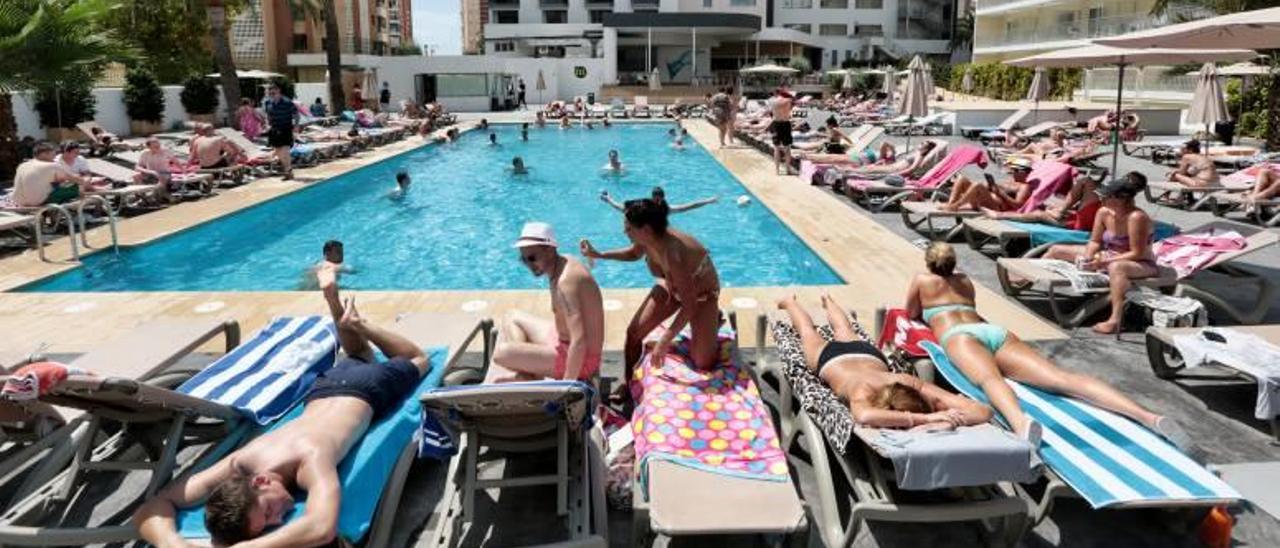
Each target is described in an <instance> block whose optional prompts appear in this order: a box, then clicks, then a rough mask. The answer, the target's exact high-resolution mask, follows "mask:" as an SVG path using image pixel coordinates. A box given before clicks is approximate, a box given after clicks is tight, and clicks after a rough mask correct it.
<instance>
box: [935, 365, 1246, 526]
mask: <svg viewBox="0 0 1280 548" xmlns="http://www.w3.org/2000/svg"><path fill="white" fill-rule="evenodd" d="M921 346H922V347H923V348H925V350H926V351H927V352H929V355H930V357H932V358H933V362H934V365H935V366H936V367H937V370H938V373H939V374H941V375H942V376H943V377H944V378H946V379H947V381H948V382H950V383H951V385H952V386H954V387H955V388H956V390H958V391H960V393H961V394H964V395H965V396H968V397H970V398H973V399H975V400H978V401H981V402H983V403H988V400H987V397H986V394H984V393H983V391H982V389H981V388H979V387H978V386H976V385H974V384H973V383H972V382H970V381H969V379H968V378H967V377H965V375H964V373H962V372H961V371H960V369H959V368H958V367H956V366H955V365H954V364H952V363H951V360H950V359H948V358H947V356H946V353H945V352H943V350H942V348H940V347H938V345H936V344H933V343H931V342H925V343H922V344H921ZM1006 382H1007V383H1009V386H1010V387H1011V388H1013V391H1014V394H1016V395H1017V397H1018V401H1019V402H1020V403H1021V404H1022V408H1023V409H1024V410H1025V411H1026V413H1027V415H1029V416H1030V417H1031V418H1032V419H1034V420H1036V421H1037V422H1039V423H1040V425H1041V426H1042V427H1043V428H1044V437H1043V438H1042V441H1041V444H1040V457H1041V458H1042V459H1044V462H1045V465H1046V466H1048V468H1049V470H1050V471H1051V472H1052V473H1051V474H1050V476H1049V484H1048V487H1046V488H1045V491H1044V494H1043V495H1042V496H1041V498H1040V499H1039V501H1036V500H1035V499H1034V498H1032V497H1031V496H1030V495H1029V494H1027V493H1026V491H1023V494H1024V496H1026V497H1027V498H1028V499H1029V500H1030V501H1031V502H1032V503H1033V504H1035V508H1034V510H1033V512H1032V518H1033V519H1034V521H1035V522H1036V523H1039V522H1040V521H1041V520H1043V519H1044V518H1045V517H1046V516H1048V514H1049V512H1050V511H1051V510H1052V508H1053V502H1054V499H1056V498H1058V497H1061V496H1065V495H1069V494H1071V493H1076V494H1078V495H1079V496H1080V497H1081V498H1083V499H1084V500H1085V501H1087V502H1088V503H1089V505H1090V506H1091V507H1093V508H1094V509H1101V508H1115V509H1123V508H1187V507H1202V508H1208V507H1212V506H1218V505H1224V504H1234V503H1237V502H1238V501H1239V500H1240V494H1239V493H1238V492H1236V490H1235V489H1233V488H1232V487H1231V486H1229V485H1227V484H1226V483H1225V482H1223V481H1222V480H1221V479H1219V478H1218V477H1217V476H1215V475H1214V474H1213V473H1212V472H1210V471H1208V470H1206V469H1205V468H1204V467H1203V466H1201V465H1199V464H1197V463H1196V462H1195V461H1193V460H1191V458H1189V457H1187V456H1186V455H1183V454H1182V453H1181V452H1179V451H1178V449H1177V448H1175V447H1174V446H1173V445H1172V444H1170V443H1169V442H1168V441H1166V440H1165V439H1164V438H1162V437H1160V436H1159V435H1158V434H1156V433H1154V432H1152V431H1150V430H1148V429H1146V428H1144V427H1142V426H1141V425H1139V424H1137V423H1135V422H1133V421H1131V420H1129V419H1128V418H1125V417H1121V416H1119V415H1117V414H1115V413H1112V412H1110V411H1105V410H1102V409H1099V408H1097V407H1094V406H1092V405H1090V404H1087V403H1084V402H1082V401H1079V400H1074V399H1071V398H1067V397H1064V396H1061V395H1058V394H1054V393H1050V392H1046V391H1044V390H1040V389H1038V388H1034V387H1030V386H1026V385H1023V384H1021V383H1018V382H1015V381H1009V380H1007V381H1006Z"/></svg>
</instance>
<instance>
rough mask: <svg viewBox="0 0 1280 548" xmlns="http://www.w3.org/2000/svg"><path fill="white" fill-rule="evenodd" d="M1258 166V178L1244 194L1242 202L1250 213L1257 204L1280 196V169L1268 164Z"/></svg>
mask: <svg viewBox="0 0 1280 548" xmlns="http://www.w3.org/2000/svg"><path fill="white" fill-rule="evenodd" d="M1258 165H1259V166H1260V167H1259V168H1258V178H1257V179H1256V180H1255V181H1254V183H1253V189H1252V190H1250V191H1249V192H1246V193H1245V194H1244V201H1245V204H1246V207H1247V208H1248V210H1249V211H1250V212H1252V211H1253V209H1254V208H1256V207H1257V205H1256V204H1257V203H1258V202H1260V201H1263V200H1270V199H1272V198H1275V197H1276V196H1280V168H1277V167H1275V166H1272V165H1271V163H1269V162H1264V163H1261V164H1258Z"/></svg>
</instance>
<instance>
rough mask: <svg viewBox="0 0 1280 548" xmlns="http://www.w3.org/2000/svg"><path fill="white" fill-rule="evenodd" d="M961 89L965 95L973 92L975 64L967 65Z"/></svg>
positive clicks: (961, 81) (961, 80)
mask: <svg viewBox="0 0 1280 548" xmlns="http://www.w3.org/2000/svg"><path fill="white" fill-rule="evenodd" d="M960 91H963V92H964V93H965V95H972V94H973V65H969V66H967V67H965V69H964V77H963V78H961V79H960Z"/></svg>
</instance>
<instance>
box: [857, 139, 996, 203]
mask: <svg viewBox="0 0 1280 548" xmlns="http://www.w3.org/2000/svg"><path fill="white" fill-rule="evenodd" d="M938 149H940V150H939V151H938V153H939V154H941V153H942V151H943V150H945V148H942V147H938ZM970 164H976V165H978V166H979V167H983V168H985V167H987V157H986V155H984V154H983V153H982V149H980V148H978V147H975V146H970V145H961V146H958V147H956V148H954V149H951V151H950V152H947V153H946V156H945V157H944V158H942V159H941V160H939V161H938V162H937V163H936V164H935V165H934V166H933V167H931V168H929V171H927V172H925V174H924V175H921V176H920V178H919V179H907V180H906V181H905V182H904V184H903V185H901V186H894V185H890V184H887V183H886V182H885V181H882V180H856V179H849V180H845V182H844V185H845V194H847V195H848V196H849V197H850V198H851V199H853V201H854V202H856V203H858V205H861V206H862V207H864V208H867V209H870V210H871V211H873V212H877V213H878V212H881V211H884V210H886V209H888V208H889V207H891V206H894V205H897V204H900V203H902V202H904V201H905V200H906V199H908V198H911V197H919V198H927V197H930V196H932V195H933V194H934V193H935V192H937V191H938V190H940V189H942V188H943V187H945V185H946V184H947V183H949V182H950V181H951V178H952V177H955V175H956V174H957V173H959V172H960V170H961V169H964V167H965V166H968V165H970Z"/></svg>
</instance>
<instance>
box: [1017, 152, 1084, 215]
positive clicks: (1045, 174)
mask: <svg viewBox="0 0 1280 548" xmlns="http://www.w3.org/2000/svg"><path fill="white" fill-rule="evenodd" d="M1075 178H1076V168H1074V167H1071V166H1070V165H1068V164H1064V163H1062V162H1054V161H1043V162H1036V163H1035V165H1033V166H1032V167H1031V175H1028V176H1027V181H1028V182H1030V183H1032V184H1035V185H1036V187H1035V190H1033V191H1031V197H1029V198H1027V201H1026V202H1025V203H1023V204H1022V207H1020V208H1018V213H1028V212H1031V211H1035V210H1037V209H1039V208H1040V206H1041V205H1044V202H1045V200H1048V199H1049V197H1050V196H1053V195H1054V194H1056V193H1057V192H1058V190H1059V189H1061V188H1064V187H1065V186H1066V185H1068V184H1070V183H1071V181H1074V180H1075Z"/></svg>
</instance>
